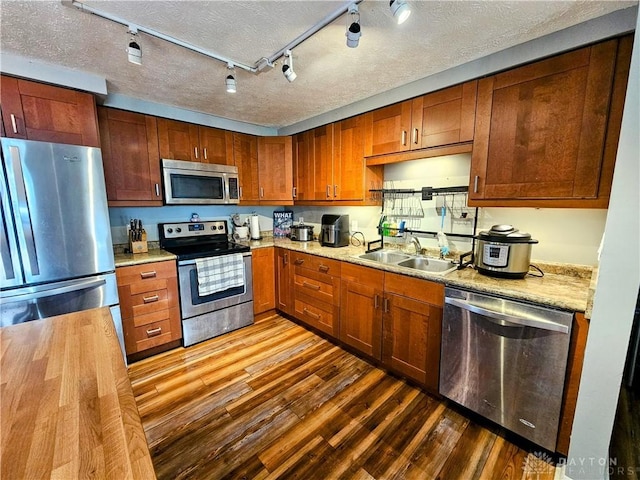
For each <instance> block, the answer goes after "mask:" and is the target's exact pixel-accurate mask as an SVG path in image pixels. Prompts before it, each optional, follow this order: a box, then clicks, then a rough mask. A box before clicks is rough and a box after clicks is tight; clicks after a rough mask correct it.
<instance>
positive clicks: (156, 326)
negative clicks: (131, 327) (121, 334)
mask: <svg viewBox="0 0 640 480" xmlns="http://www.w3.org/2000/svg"><path fill="white" fill-rule="evenodd" d="M171 337H172V332H171V323H170V322H169V319H167V320H163V321H161V322H155V323H150V324H149V325H144V326H142V327H137V328H136V329H135V342H136V352H141V351H142V350H146V349H148V348H152V347H157V346H158V345H162V344H164V343H168V342H170V341H171V340H172V338H171Z"/></svg>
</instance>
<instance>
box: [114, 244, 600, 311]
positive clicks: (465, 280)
mask: <svg viewBox="0 0 640 480" xmlns="http://www.w3.org/2000/svg"><path fill="white" fill-rule="evenodd" d="M240 243H243V244H245V245H249V247H251V249H252V250H254V249H258V248H267V247H274V246H275V247H282V248H286V249H289V250H294V251H298V252H305V253H309V254H312V255H318V256H322V257H327V258H333V259H335V260H340V261H344V262H351V263H355V264H358V265H362V266H366V267H371V268H378V269H380V270H384V271H388V272H393V273H399V274H402V275H408V276H411V277H416V278H423V279H425V280H431V281H433V282H438V283H444V284H445V285H446V286H451V287H459V288H463V289H469V290H475V291H478V292H484V293H488V294H494V295H500V296H503V297H506V298H512V299H515V300H523V301H526V302H531V303H536V304H541V305H546V306H550V307H553V308H559V309H563V310H570V311H574V312H585V311H587V305H588V303H589V301H590V298H591V296H592V294H590V284H591V278H592V270H593V269H592V267H589V266H584V265H571V264H557V263H542V262H536V265H538V266H540V267H541V268H542V270H543V271H544V272H545V275H544V277H534V276H531V275H528V276H526V277H525V278H523V279H514V280H512V279H504V278H495V277H489V276H486V275H482V274H480V273H478V272H477V271H476V270H475V269H473V268H471V267H469V268H465V269H462V270H454V271H453V272H450V273H447V274H445V275H439V274H434V273H429V272H423V271H420V270H415V269H411V268H406V267H400V266H397V265H389V264H382V263H378V262H374V261H371V260H364V259H361V258H358V255H361V254H362V253H364V251H365V248H364V246H353V245H349V246H347V247H339V248H331V247H323V246H321V245H320V243H318V242H317V241H310V242H295V241H291V240H289V239H288V238H273V237H265V238H264V239H262V240H250V241H246V242H240ZM115 258H116V266H117V267H123V266H129V265H139V264H143V263H150V262H161V261H165V260H174V259H175V258H176V257H175V255H173V254H171V253H169V252H166V251H164V250H162V249H160V248H150V249H149V252H148V253H142V254H126V253H117V254H116V255H115Z"/></svg>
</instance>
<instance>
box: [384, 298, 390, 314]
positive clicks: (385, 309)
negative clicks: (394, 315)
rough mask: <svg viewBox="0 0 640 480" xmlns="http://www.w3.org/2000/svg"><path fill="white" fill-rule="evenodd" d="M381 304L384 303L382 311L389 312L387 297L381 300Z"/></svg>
mask: <svg viewBox="0 0 640 480" xmlns="http://www.w3.org/2000/svg"><path fill="white" fill-rule="evenodd" d="M383 305H384V306H383V311H384V313H389V299H388V298H385V299H384V300H383Z"/></svg>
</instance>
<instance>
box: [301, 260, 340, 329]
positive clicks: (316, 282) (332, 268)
mask: <svg viewBox="0 0 640 480" xmlns="http://www.w3.org/2000/svg"><path fill="white" fill-rule="evenodd" d="M290 253H291V260H292V272H291V273H292V276H293V307H294V308H293V315H294V316H295V317H296V318H297V319H299V320H301V321H302V322H304V323H306V324H307V325H309V326H310V327H313V328H315V329H317V330H320V331H322V332H324V333H326V334H328V335H330V336H332V337H334V338H338V336H339V331H338V326H339V321H340V267H341V265H340V262H339V261H336V260H331V259H328V258H324V257H318V256H315V255H309V254H306V253H301V252H290Z"/></svg>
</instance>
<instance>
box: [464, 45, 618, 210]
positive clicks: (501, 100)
mask: <svg viewBox="0 0 640 480" xmlns="http://www.w3.org/2000/svg"><path fill="white" fill-rule="evenodd" d="M617 45H618V41H617V40H611V41H607V42H603V43H600V44H596V45H593V46H591V47H587V48H582V49H580V50H576V51H573V52H569V53H566V54H563V55H559V56H556V57H552V58H549V59H546V60H542V61H539V62H535V63H532V64H530V65H526V66H523V67H520V68H516V69H513V70H510V71H507V72H504V73H500V74H498V75H494V76H491V77H488V78H484V79H482V80H480V81H479V83H478V105H477V115H476V126H475V141H474V147H473V154H472V165H471V178H470V189H469V190H470V199H471V200H472V201H473V200H482V199H516V200H517V199H520V200H523V199H524V200H530V199H539V200H579V199H595V198H597V196H598V190H599V185H600V178H601V172H602V165H603V151H604V147H605V136H606V132H607V122H608V115H609V109H610V101H611V97H612V85H613V80H614V67H615V65H616V51H617ZM618 130H619V126H618ZM480 204H481V203H479V205H480ZM556 206H561V205H556Z"/></svg>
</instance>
